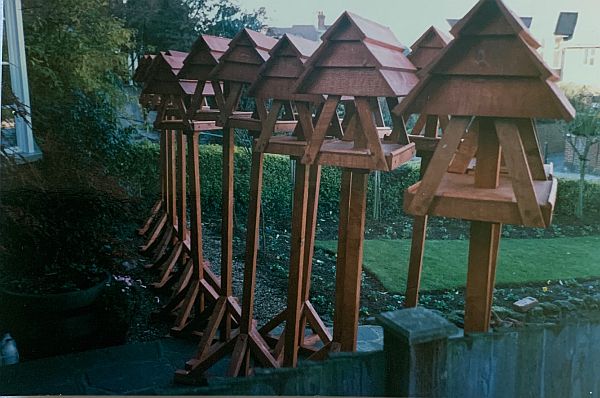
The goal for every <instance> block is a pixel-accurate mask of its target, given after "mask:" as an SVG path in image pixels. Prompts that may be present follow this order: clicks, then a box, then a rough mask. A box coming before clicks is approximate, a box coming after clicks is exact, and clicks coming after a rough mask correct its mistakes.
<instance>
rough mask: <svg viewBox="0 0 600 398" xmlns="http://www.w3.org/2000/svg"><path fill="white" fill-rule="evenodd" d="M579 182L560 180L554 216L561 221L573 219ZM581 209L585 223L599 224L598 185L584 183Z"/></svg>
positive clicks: (599, 190) (599, 188) (599, 199)
mask: <svg viewBox="0 0 600 398" xmlns="http://www.w3.org/2000/svg"><path fill="white" fill-rule="evenodd" d="M579 187H580V182H579V181H577V180H562V179H561V180H560V181H559V182H558V192H557V198H556V208H555V214H556V216H557V217H560V219H561V220H563V219H565V218H573V217H575V215H576V214H575V213H576V203H577V201H578V196H579ZM583 207H584V208H585V218H584V220H583V221H585V222H586V223H597V222H600V184H598V183H594V182H589V181H586V182H585V183H584V185H583Z"/></svg>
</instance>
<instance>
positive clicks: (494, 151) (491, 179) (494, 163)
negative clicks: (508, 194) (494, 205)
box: [475, 118, 501, 189]
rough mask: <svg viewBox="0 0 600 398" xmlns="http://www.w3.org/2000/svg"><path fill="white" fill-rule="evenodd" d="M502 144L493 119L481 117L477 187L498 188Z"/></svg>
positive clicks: (476, 176)
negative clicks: (499, 141)
mask: <svg viewBox="0 0 600 398" xmlns="http://www.w3.org/2000/svg"><path fill="white" fill-rule="evenodd" d="M500 153H501V150H500V145H499V143H498V136H497V135H496V128H495V127H494V122H493V120H491V119H489V118H480V119H479V134H478V140H477V167H476V168H475V187H477V188H489V189H496V188H498V183H499V181H500Z"/></svg>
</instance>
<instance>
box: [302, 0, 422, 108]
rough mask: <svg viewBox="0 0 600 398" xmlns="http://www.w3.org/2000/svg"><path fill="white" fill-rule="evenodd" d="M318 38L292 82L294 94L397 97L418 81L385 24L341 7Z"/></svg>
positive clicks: (404, 93)
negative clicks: (318, 40) (314, 48)
mask: <svg viewBox="0 0 600 398" xmlns="http://www.w3.org/2000/svg"><path fill="white" fill-rule="evenodd" d="M322 40H323V43H322V44H321V46H320V47H319V49H318V50H317V51H316V52H315V53H314V54H313V56H312V57H311V58H310V59H309V61H308V62H307V64H306V70H305V71H304V73H303V74H302V76H300V78H299V80H298V82H297V85H296V91H297V92H298V93H309V94H331V95H350V96H369V97H400V96H405V95H407V94H408V92H409V91H410V90H411V89H412V88H413V87H414V85H415V84H416V83H417V81H418V78H417V76H416V74H415V72H416V68H415V66H414V65H413V64H412V63H411V62H410V61H409V60H408V59H407V58H406V56H405V55H404V53H403V51H404V49H405V47H404V46H403V45H402V44H400V42H399V41H398V40H397V39H396V37H395V36H394V34H393V33H392V31H391V30H390V29H389V28H388V27H385V26H382V25H379V24H377V23H375V22H372V21H369V20H367V19H364V18H362V17H360V16H358V15H355V14H352V13H349V12H347V11H346V12H344V13H343V14H342V15H341V16H340V17H339V18H338V19H337V21H336V22H335V23H334V24H333V25H332V26H331V27H330V28H329V29H328V30H327V32H325V34H324V35H323V36H322Z"/></svg>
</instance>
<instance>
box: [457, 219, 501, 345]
mask: <svg viewBox="0 0 600 398" xmlns="http://www.w3.org/2000/svg"><path fill="white" fill-rule="evenodd" d="M500 229H501V224H497V223H488V222H483V221H472V222H471V238H470V242H469V269H468V274H467V291H466V296H467V297H466V306H465V333H472V332H486V331H487V330H488V329H489V327H490V315H491V303H492V293H493V289H494V274H495V269H496V257H497V255H498V244H499V242H500Z"/></svg>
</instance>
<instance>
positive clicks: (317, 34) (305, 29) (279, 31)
mask: <svg viewBox="0 0 600 398" xmlns="http://www.w3.org/2000/svg"><path fill="white" fill-rule="evenodd" d="M327 28H329V25H325V14H323V11H319V13H318V14H317V26H314V25H292V26H291V27H288V28H276V27H270V28H268V29H267V36H271V37H274V38H276V39H280V38H281V37H282V36H283V35H284V34H286V33H289V34H292V35H295V36H300V37H303V38H305V39H307V40H312V41H319V40H321V35H322V34H323V33H325V31H326V30H327Z"/></svg>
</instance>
